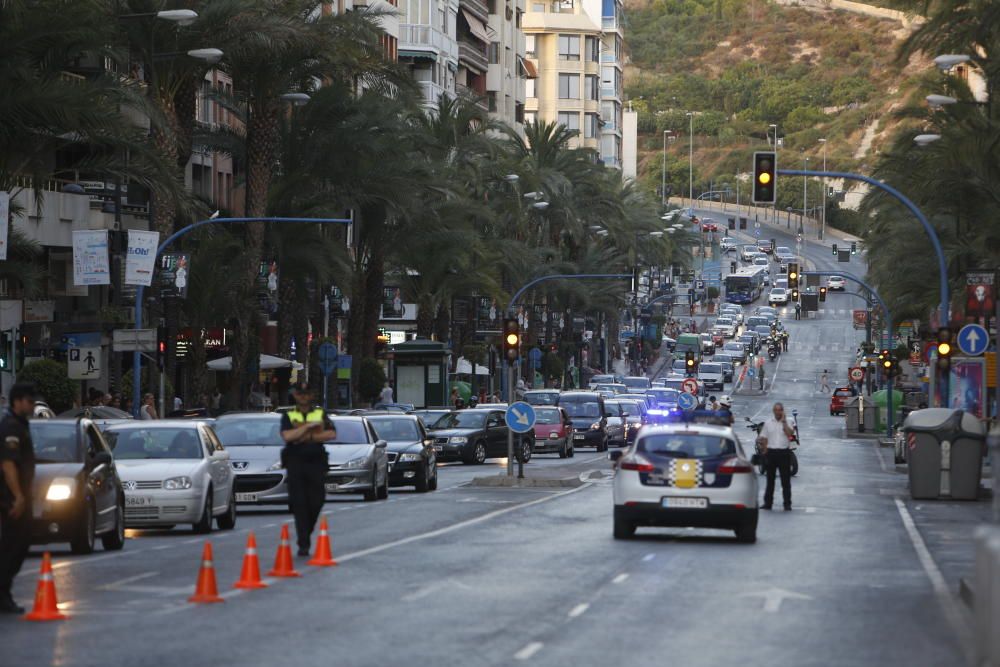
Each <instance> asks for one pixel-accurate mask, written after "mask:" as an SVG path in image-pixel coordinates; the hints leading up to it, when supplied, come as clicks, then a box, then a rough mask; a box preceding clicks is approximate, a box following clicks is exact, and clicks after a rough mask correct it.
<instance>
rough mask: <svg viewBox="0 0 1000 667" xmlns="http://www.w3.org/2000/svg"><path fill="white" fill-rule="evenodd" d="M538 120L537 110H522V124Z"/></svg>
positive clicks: (533, 122)
mask: <svg viewBox="0 0 1000 667" xmlns="http://www.w3.org/2000/svg"><path fill="white" fill-rule="evenodd" d="M537 122H538V112H537V111H525V112H524V124H525V125H527V124H528V123H531V124H532V125H534V124H535V123H537Z"/></svg>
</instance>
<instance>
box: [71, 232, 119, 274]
mask: <svg viewBox="0 0 1000 667" xmlns="http://www.w3.org/2000/svg"><path fill="white" fill-rule="evenodd" d="M73 284H74V285H78V286H82V285H110V284H111V265H110V261H109V259H108V232H107V231H106V230H103V229H101V230H96V231H79V230H78V231H74V232H73Z"/></svg>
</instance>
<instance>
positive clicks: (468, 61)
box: [458, 42, 489, 73]
mask: <svg viewBox="0 0 1000 667" xmlns="http://www.w3.org/2000/svg"><path fill="white" fill-rule="evenodd" d="M458 62H459V64H464V65H466V66H467V67H469V68H470V69H474V70H476V71H478V72H481V73H485V72H486V69H487V67H489V61H487V59H486V49H485V48H484V47H482V46H480V45H479V44H471V43H469V42H459V43H458Z"/></svg>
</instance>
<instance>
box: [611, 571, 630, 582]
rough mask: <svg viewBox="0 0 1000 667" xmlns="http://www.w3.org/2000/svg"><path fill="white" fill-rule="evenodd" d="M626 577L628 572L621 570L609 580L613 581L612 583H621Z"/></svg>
mask: <svg viewBox="0 0 1000 667" xmlns="http://www.w3.org/2000/svg"><path fill="white" fill-rule="evenodd" d="M626 579H628V573H627V572H622V573H621V574H619V575H618V576H617V577H615V578H614V579H612V580H611V583H613V584H621V583H623V582H624V581H625V580H626Z"/></svg>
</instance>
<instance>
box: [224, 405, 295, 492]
mask: <svg viewBox="0 0 1000 667" xmlns="http://www.w3.org/2000/svg"><path fill="white" fill-rule="evenodd" d="M213 428H214V429H215V433H216V434H217V435H218V436H219V440H221V441H222V444H223V446H225V448H226V449H228V450H229V453H230V465H231V466H232V468H233V472H234V473H235V474H236V502H237V503H246V504H254V505H259V504H267V503H282V504H284V503H287V502H288V485H287V484H286V481H285V469H284V468H283V467H282V465H281V449H282V448H283V447H284V446H285V441H284V440H282V439H281V415H280V414H278V413H275V412H268V413H259V412H255V413H230V414H226V415H223V416H221V417H219V418H218V419H216V420H215V423H214V424H213Z"/></svg>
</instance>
